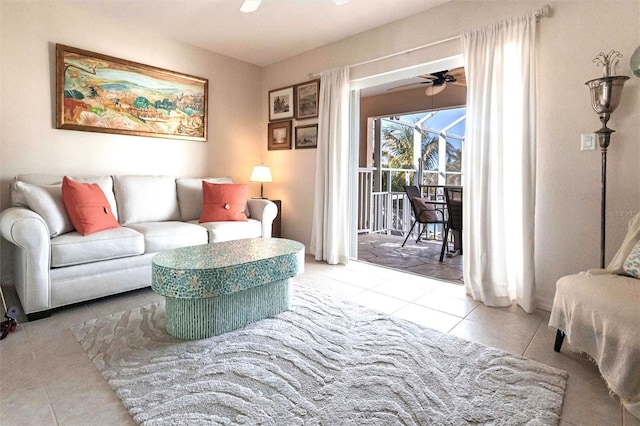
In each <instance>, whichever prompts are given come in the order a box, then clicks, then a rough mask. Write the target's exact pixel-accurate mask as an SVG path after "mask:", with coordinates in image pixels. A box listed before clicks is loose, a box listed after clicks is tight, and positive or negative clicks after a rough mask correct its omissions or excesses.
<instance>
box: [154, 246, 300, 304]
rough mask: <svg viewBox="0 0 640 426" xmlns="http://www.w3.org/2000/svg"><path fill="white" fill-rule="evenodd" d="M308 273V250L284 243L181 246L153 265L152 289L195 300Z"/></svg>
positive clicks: (159, 255)
mask: <svg viewBox="0 0 640 426" xmlns="http://www.w3.org/2000/svg"><path fill="white" fill-rule="evenodd" d="M303 269H304V245H303V244H301V243H299V242H297V241H292V240H286V239H281V238H252V239H245V240H234V241H224V242H220V243H213V244H204V245H199V246H191V247H182V248H178V249H173V250H167V251H164V252H161V253H158V254H157V255H155V256H154V257H153V260H152V280H151V288H152V289H153V291H155V292H156V293H159V294H161V295H164V296H168V297H174V298H180V299H192V298H202V297H215V296H219V295H222V294H232V293H234V292H237V291H241V290H245V289H247V288H251V287H255V286H257V285H261V284H265V283H268V282H273V281H277V280H283V279H287V278H291V277H293V276H295V275H297V274H298V273H300V272H301V271H302V270H303Z"/></svg>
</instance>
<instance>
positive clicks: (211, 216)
mask: <svg viewBox="0 0 640 426" xmlns="http://www.w3.org/2000/svg"><path fill="white" fill-rule="evenodd" d="M248 197H249V185H247V184H239V183H209V182H207V181H202V213H201V214H200V223H204V222H225V221H237V222H246V221H247V216H246V215H245V214H244V209H245V206H246V205H247V198H248Z"/></svg>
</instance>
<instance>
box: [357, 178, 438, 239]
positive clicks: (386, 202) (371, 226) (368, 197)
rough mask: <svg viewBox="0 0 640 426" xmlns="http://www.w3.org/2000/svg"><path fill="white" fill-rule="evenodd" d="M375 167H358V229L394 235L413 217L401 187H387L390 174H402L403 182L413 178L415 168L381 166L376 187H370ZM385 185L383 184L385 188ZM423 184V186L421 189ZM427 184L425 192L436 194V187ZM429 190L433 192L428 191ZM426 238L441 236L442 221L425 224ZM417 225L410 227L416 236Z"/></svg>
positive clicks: (399, 232)
mask: <svg viewBox="0 0 640 426" xmlns="http://www.w3.org/2000/svg"><path fill="white" fill-rule="evenodd" d="M375 172H376V169H375V168H359V169H358V233H371V232H379V233H385V234H394V235H403V236H404V235H406V234H407V232H409V229H410V228H411V223H412V221H413V218H412V214H411V204H410V203H409V199H408V197H407V194H406V193H405V192H404V191H402V192H398V191H391V190H390V188H391V182H392V177H393V176H394V174H395V175H397V174H400V176H403V179H402V180H403V181H404V182H405V184H406V185H410V184H411V183H412V182H413V175H414V174H415V173H416V172H415V170H409V169H388V168H383V169H381V174H380V176H381V181H382V182H380V185H378V186H379V187H381V188H383V189H381V190H380V191H374V186H375V185H374V176H375V174H376V173H375ZM385 187H386V188H385ZM424 189H425V188H423V190H424ZM432 189H433V188H427V191H426V192H425V193H424V194H425V195H426V194H427V193H429V196H430V197H431V198H433V199H438V198H437V194H438V193H437V191H435V190H433V191H432ZM431 194H433V195H431ZM429 226H430V229H429V231H428V232H427V238H435V239H439V238H441V236H442V225H429ZM417 228H418V227H417V226H416V228H414V231H413V233H414V234H415V235H414V237H417V232H419V231H418V229H417Z"/></svg>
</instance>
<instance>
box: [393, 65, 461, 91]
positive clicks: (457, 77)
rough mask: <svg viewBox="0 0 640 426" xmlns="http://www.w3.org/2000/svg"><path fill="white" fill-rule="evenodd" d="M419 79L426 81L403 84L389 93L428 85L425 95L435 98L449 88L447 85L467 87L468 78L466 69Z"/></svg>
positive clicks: (429, 75) (442, 72)
mask: <svg viewBox="0 0 640 426" xmlns="http://www.w3.org/2000/svg"><path fill="white" fill-rule="evenodd" d="M417 78H423V79H425V81H417V82H413V83H408V84H401V85H399V86H395V87H392V88H390V89H388V90H387V91H393V90H398V89H400V88H408V87H409V86H419V85H425V84H426V85H427V88H426V90H425V92H424V93H425V95H427V96H433V95H437V94H438V93H440V92H442V91H443V90H444V88H445V87H446V86H447V83H451V84H453V85H455V86H466V85H467V82H466V78H465V74H464V68H462V67H460V68H455V69H452V70H444V71H438V72H434V73H431V74H423V75H419V76H417Z"/></svg>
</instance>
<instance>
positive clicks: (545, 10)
mask: <svg viewBox="0 0 640 426" xmlns="http://www.w3.org/2000/svg"><path fill="white" fill-rule="evenodd" d="M550 10H551V6H550V5H548V4H547V5H545V6H544V7H542V8H541V9H538V10H536V11H535V12H533V16H535V17H536V20H539V19H540V17H542V16H548V15H549V11H550ZM460 37H461V36H459V35H458V36H454V37H449V38H445V39H444V40H438V41H434V42H431V43H427V44H423V45H421V46H416V47H412V48H411V49H407V50H403V51H401V52H396V53H391V54H389V55H385V56H380V57H378V58H373V59H369V60H366V61H362V62H358V63H356V64H351V65H347V68H354V67H359V66H361V65H366V64H371V63H373V62H378V61H383V60H385V59H389V58H393V57H395V56H400V55H406V54H407V53H411V52H415V51H416V50H422V49H426V48H427V47H432V46H437V45H439V44H443V43H448V42H450V41H454V40H459V39H460ZM308 75H309V78H317V77H319V76H320V73H311V72H310V73H309V74H308Z"/></svg>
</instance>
